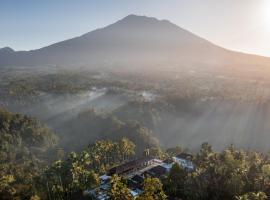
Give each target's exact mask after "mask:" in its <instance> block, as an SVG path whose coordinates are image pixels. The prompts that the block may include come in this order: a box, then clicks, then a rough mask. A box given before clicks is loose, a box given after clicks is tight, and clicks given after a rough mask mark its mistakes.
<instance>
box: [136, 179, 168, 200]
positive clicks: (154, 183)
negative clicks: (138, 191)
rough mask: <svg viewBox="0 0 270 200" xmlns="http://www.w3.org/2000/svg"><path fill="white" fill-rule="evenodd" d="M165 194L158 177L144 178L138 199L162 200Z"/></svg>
mask: <svg viewBox="0 0 270 200" xmlns="http://www.w3.org/2000/svg"><path fill="white" fill-rule="evenodd" d="M164 199H166V195H165V193H164V191H163V185H162V183H161V182H160V180H159V179H158V178H149V177H148V178H146V179H145V180H144V183H143V193H142V195H140V196H139V197H138V200H164Z"/></svg>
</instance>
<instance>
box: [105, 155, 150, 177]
mask: <svg viewBox="0 0 270 200" xmlns="http://www.w3.org/2000/svg"><path fill="white" fill-rule="evenodd" d="M152 159H153V158H152V157H149V156H145V157H141V158H138V159H135V160H132V161H129V162H127V163H124V164H122V165H119V166H116V167H113V168H111V169H110V170H109V173H108V174H109V175H112V174H122V173H125V172H127V171H130V170H132V169H133V168H136V167H139V166H140V165H142V164H143V163H145V162H148V161H150V160H152Z"/></svg>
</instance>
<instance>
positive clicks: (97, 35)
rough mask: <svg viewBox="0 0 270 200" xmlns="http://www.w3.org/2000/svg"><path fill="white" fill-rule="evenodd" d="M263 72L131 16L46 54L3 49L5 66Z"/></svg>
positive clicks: (261, 62)
mask: <svg viewBox="0 0 270 200" xmlns="http://www.w3.org/2000/svg"><path fill="white" fill-rule="evenodd" d="M14 65H17V66H32V65H39V66H40V65H53V66H54V65H58V66H89V67H101V66H103V67H107V68H108V67H116V66H125V67H132V68H138V67H146V66H147V67H153V66H155V68H158V67H161V69H168V67H171V66H177V67H178V66H198V67H211V66H215V67H235V66H237V67H240V68H241V67H245V68H246V67H248V66H251V67H253V66H254V67H255V66H256V67H264V66H269V65H270V59H268V58H265V57H260V56H255V55H248V54H243V53H237V52H233V51H229V50H226V49H223V48H221V47H219V46H216V45H214V44H212V43H211V42H209V41H207V40H205V39H202V38H200V37H198V36H196V35H194V34H192V33H191V32H189V31H186V30H184V29H182V28H180V27H178V26H176V25H175V24H172V23H171V22H169V21H167V20H157V19H155V18H150V17H145V16H136V15H129V16H127V17H125V18H124V19H122V20H120V21H117V22H116V23H114V24H111V25H109V26H107V27H105V28H101V29H97V30H94V31H92V32H89V33H86V34H84V35H82V36H80V37H76V38H72V39H69V40H66V41H62V42H59V43H56V44H53V45H50V46H47V47H44V48H41V49H37V50H32V51H19V52H15V51H13V50H12V49H10V48H3V49H0V66H14Z"/></svg>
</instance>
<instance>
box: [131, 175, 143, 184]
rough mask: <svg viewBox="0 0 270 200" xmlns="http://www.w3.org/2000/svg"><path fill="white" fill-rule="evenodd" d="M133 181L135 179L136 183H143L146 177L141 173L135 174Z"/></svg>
mask: <svg viewBox="0 0 270 200" xmlns="http://www.w3.org/2000/svg"><path fill="white" fill-rule="evenodd" d="M131 179H132V180H133V181H135V182H136V183H140V184H141V183H143V181H144V178H143V177H142V176H140V175H135V176H133V177H132V178H131Z"/></svg>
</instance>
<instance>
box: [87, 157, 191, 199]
mask: <svg viewBox="0 0 270 200" xmlns="http://www.w3.org/2000/svg"><path fill="white" fill-rule="evenodd" d="M174 163H178V164H179V165H181V166H183V167H184V168H185V169H186V170H188V171H193V170H195V165H194V164H193V162H192V155H190V154H186V153H182V154H179V155H177V156H175V157H173V158H172V159H167V160H164V161H163V160H159V159H156V158H153V157H150V156H144V157H141V158H137V159H134V160H132V161H129V162H126V163H124V164H122V165H118V166H116V167H113V168H111V169H110V170H109V171H108V173H107V174H104V175H102V176H100V177H99V178H100V186H99V187H97V188H95V189H93V190H86V191H85V192H84V194H85V195H89V196H91V197H93V198H94V199H97V200H107V199H109V197H108V190H109V188H110V180H111V176H112V175H114V174H117V175H120V176H122V177H124V178H125V179H126V180H127V186H128V188H129V189H130V193H131V195H132V196H134V197H136V196H139V195H140V194H141V193H143V182H144V179H145V178H146V177H154V178H161V177H163V176H166V175H167V174H168V173H169V172H170V170H171V168H172V166H173V164H174Z"/></svg>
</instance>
